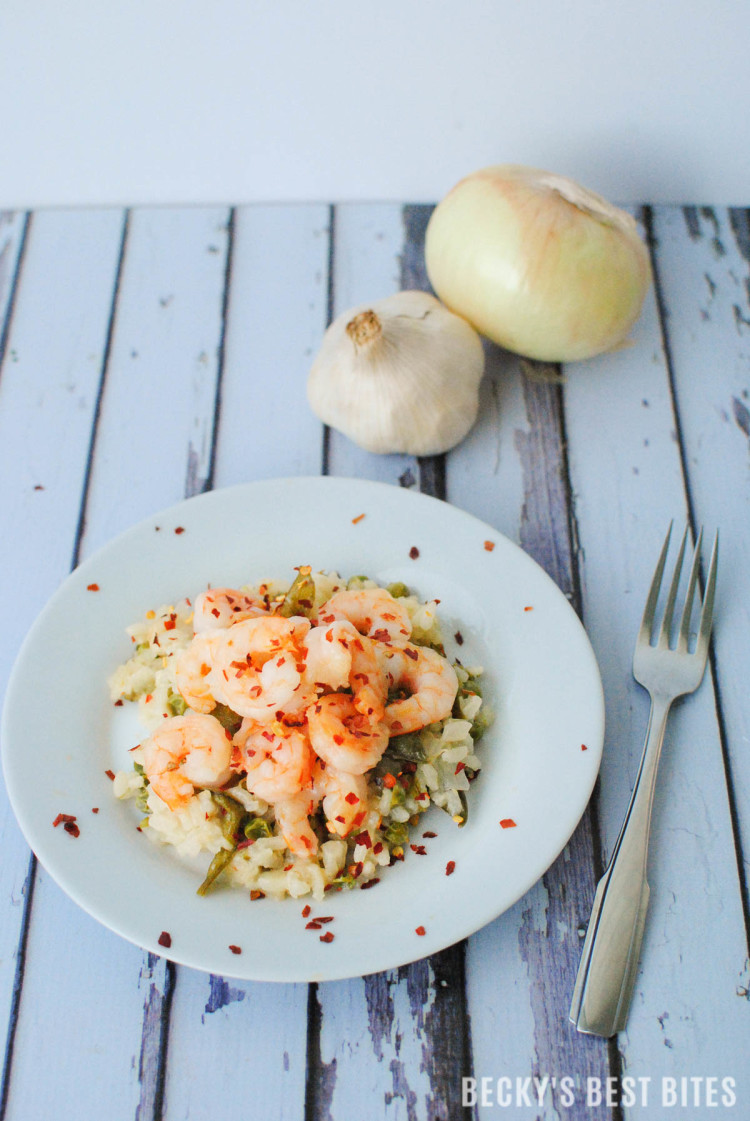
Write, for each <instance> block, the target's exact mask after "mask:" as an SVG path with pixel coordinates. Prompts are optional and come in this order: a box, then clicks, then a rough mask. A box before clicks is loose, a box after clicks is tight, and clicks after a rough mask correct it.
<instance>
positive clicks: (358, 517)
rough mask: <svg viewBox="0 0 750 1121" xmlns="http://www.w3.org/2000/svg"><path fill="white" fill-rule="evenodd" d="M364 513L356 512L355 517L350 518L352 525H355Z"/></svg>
mask: <svg viewBox="0 0 750 1121" xmlns="http://www.w3.org/2000/svg"><path fill="white" fill-rule="evenodd" d="M364 516H365V515H364V514H357V517H356V518H352V525H357V524H358V523H359V522H361V521H362V519H363V518H364Z"/></svg>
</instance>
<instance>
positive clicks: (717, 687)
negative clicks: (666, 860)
mask: <svg viewBox="0 0 750 1121" xmlns="http://www.w3.org/2000/svg"><path fill="white" fill-rule="evenodd" d="M704 209H705V212H706V213H707V214H709V213H711V211H710V208H704ZM694 210H695V208H694V207H685V208H683V213H684V215H685V222H686V224H687V227H688V230H689V231H691V230H692V229H694V227H695V223H696V218H695V217H694V215H693V214H691V211H694ZM741 213H744V214H745V216H746V223H747V215H748V214H749V213H750V212H748V211H743V212H741ZM643 225H644V229H645V230H646V237H647V241H648V247H649V253H650V255H651V269H652V272H653V278H654V293H655V296H656V308H657V314H658V316H659V329H660V332H661V339H662V347H663V349H664V361H665V364H666V369H667V378H668V381H669V391H670V394H671V397H672V413H673V416H674V421H675V432H676V436H677V447H678V449H679V455H680V470H681V472H682V479H683V487H684V490H685V501H686V503H687V509H688V519H689V521H690V530H691V532H692V535H693V540H695V539H696V518H695V508H694V498H693V494H692V490H691V486H690V473H689V468H688V462H687V452H686V449H685V439H684V433H683V429H682V424H681V418H680V406H679V398H678V394H677V388H676V379H675V374H674V363H673V357H672V351H671V346H670V340H669V332H668V330H667V314H666V307H665V302H664V291H663V286H662V283H661V278H660V275H659V257H658V252H657V249H658V240H657V238H656V236H655V234H654V223H653V209H652V207H650V206H645V207H644V208H643ZM732 229H733V230H734V231H735V235H736V236H737V237H738V245H739V246H740V250H741V252H742V253H743V255H747V254H748V253H750V240H749V239H748V236H747V230H748V225H747V224H746V225H745V226H744V235H745V236H744V240H742V237H741V233H740V234H738V230H739V225H735V223H734V222H733V223H732ZM748 259H749V260H750V257H748ZM701 581H702V586H703V587H705V586H706V583H705V566H704V565H703V563H702V562H701ZM708 660H709V666H710V670H711V675H712V677H713V685H714V697H715V701H716V709H715V711H716V722H717V726H718V731H719V742H720V745H721V754H722V759H723V762H724V777H725V781H726V785H727V801H728V804H729V820H730V823H731V827H732V838H733V840H734V852H735V859H736V862H737V876H738V879H739V884H740V903H741V907H742V916H743V921H744V924H745V937H746V939H747V952H748V957H750V884H748V877H747V873H746V871H745V854H744V851H743V846H742V833H741V830H740V822H739V813H738V810H737V795H736V790H735V782H734V774H733V771H732V760H731V756H730V753H729V746H728V742H727V731H726V721H725V718H724V709H723V704H722V691H721V676H720V672H719V667H718V665H717V662H716V653H715V649H714V644H713V642H711V645H710V647H709V652H708ZM748 859H750V854H748Z"/></svg>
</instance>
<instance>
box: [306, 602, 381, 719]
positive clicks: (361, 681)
mask: <svg viewBox="0 0 750 1121" xmlns="http://www.w3.org/2000/svg"><path fill="white" fill-rule="evenodd" d="M304 645H305V650H306V652H307V657H306V659H305V669H304V673H303V675H302V680H303V681H305V682H307V683H308V684H310V685H327V686H330V688H332V689H334V690H340V689H346V688H348V687H350V686H351V689H352V692H353V694H354V703H355V705H356V707H357V711H358V712H361V713H363V714H364V715H365V716H369V717H371V719H372V720H373V721H377V720H382V719H383V713H384V712H385V701H386V696H387V693H388V687H387V683H386V679H385V674H384V673H383V670H382V669H381V668H380V664H379V662H378V660H377V657H376V655H375V647H374V644H373V642H372V640H371V639H368V638H366V637H365V636H364V635H360V634H359V632H358V631H357V628H356V627H355V626H354V624H353V623H350V622H349V620H348V619H339V620H336V621H335V622H333V623H322V624H320V625H319V626H317V627H313V629H312V630H311V631H310V633H309V634H308V636H307V638H306V639H305V643H304Z"/></svg>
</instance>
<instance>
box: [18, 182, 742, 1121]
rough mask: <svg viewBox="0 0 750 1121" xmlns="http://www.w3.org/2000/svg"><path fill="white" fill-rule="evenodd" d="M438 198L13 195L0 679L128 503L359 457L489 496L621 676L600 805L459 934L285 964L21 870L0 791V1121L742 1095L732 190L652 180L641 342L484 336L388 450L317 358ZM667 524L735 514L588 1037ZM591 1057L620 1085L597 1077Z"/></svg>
mask: <svg viewBox="0 0 750 1121" xmlns="http://www.w3.org/2000/svg"><path fill="white" fill-rule="evenodd" d="M429 212H430V210H429V207H426V206H412V205H405V206H401V205H396V204H388V205H385V204H379V205H364V204H350V205H335V206H333V205H332V206H323V205H296V206H293V205H280V206H251V207H241V208H237V209H234V210H230V209H225V208H220V207H219V208H216V207H214V208H208V207H206V208H203V207H200V208H191V209H168V208H167V209H164V208H158V209H157V208H154V209H148V208H142V209H136V210H132V211H129V212H126V211H120V210H83V211H52V210H50V211H39V212H35V213H30V214H7V215H3V216H2V217H1V219H0V361H2V367H1V369H0V480H1V485H0V525H1V526H2V538H1V541H2V545H1V553H2V566H3V567H2V574H3V578H2V588H3V599H4V623H5V625H4V627H3V630H2V642H1V643H0V688H2V689H4V686H5V682H6V680H7V676H8V674H9V672H10V668H11V665H12V662H13V659H14V657H15V654H16V652H17V650H18V647H19V645H20V643H21V641H22V639H23V637H24V634H25V632H26V630H27V629H28V627H29V626H30V624H31V623H32V621H33V619H34V617H35V616H36V614H37V613H38V611H39V610H40V609H41V607H42V606H43V604H44V603H45V601H46V600H47V599H48V597H49V596H50V595H51V593H52V592H53V591H54V589H55V588H56V587H57V586H58V585H59V584H60V582H61V581H62V580H63V579H64V578H65V576H66V574H67V573H68V571H69V570H70V568H71V567H72V566H75V565H76V564H77V563H78V562H79V560H81V559H83V558H84V557H86V556H88V555H89V554H90V553H91V552H92V551H93V550H95V549H97V548H98V547H99V546H100V545H102V544H103V543H104V542H105V541H107V540H109V539H111V538H112V537H113V536H115V535H116V534H118V533H119V532H120V531H122V530H124V529H125V528H127V527H128V526H130V525H132V524H134V523H135V522H137V521H139V520H140V519H141V518H144V517H146V516H147V515H149V514H151V513H153V512H154V511H156V510H158V509H160V508H162V507H164V506H166V505H169V504H170V503H172V502H175V501H177V500H179V499H181V498H182V497H185V496H190V495H193V494H197V493H199V492H201V491H204V490H206V489H209V488H211V487H223V486H226V485H229V484H232V483H236V482H243V481H248V480H254V479H261V478H269V477H273V476H288V475H310V474H319V473H327V474H331V475H345V476H356V477H360V478H371V479H378V480H381V481H384V482H387V483H390V484H392V485H393V486H402V487H410V488H413V489H419V490H422V491H424V492H427V493H430V494H433V495H436V496H438V497H440V498H443V499H445V500H447V501H448V502H451V503H454V504H456V505H457V506H460V507H463V508H464V509H466V510H469V511H470V512H472V513H474V514H476V515H478V516H479V517H481V518H483V519H484V520H485V521H487V522H489V523H491V524H492V525H493V526H495V527H496V528H497V529H498V530H500V531H502V532H503V533H505V534H507V535H508V536H509V537H511V538H512V539H513V540H515V541H517V542H519V543H520V544H521V545H522V547H523V548H524V549H526V550H527V551H528V552H529V553H531V555H532V556H534V557H535V558H536V559H537V560H538V561H539V563H540V564H542V566H543V567H544V568H545V569H546V570H547V571H548V572H549V573H550V575H551V576H552V577H553V578H554V579H555V580H556V582H557V583H558V585H559V586H560V587H561V589H562V590H563V591H564V593H565V594H566V595H567V596H568V597H569V599H570V600H571V602H572V603H573V605H574V606H575V608H576V609H577V610H578V611H579V612H580V614H581V615H582V618H583V620H584V624H585V626H586V628H587V630H588V633H589V635H590V637H591V640H592V642H593V645H594V648H595V651H596V654H597V657H598V659H599V664H600V667H601V671H602V677H603V681H604V687H605V696H606V704H607V733H606V742H605V751H604V759H603V764H602V770H601V778H600V783H599V784H598V786H597V789H596V791H595V794H594V797H593V799H592V802H591V805H590V807H589V809H588V811H587V812H586V814H585V815H584V818H583V820H582V821H581V823H580V825H579V827H578V829H577V831H576V833H575V834H574V836H573V837H572V839H571V841H570V843H569V844H568V846H567V847H566V849H565V851H564V852H563V854H562V855H561V856H560V858H559V859H558V860H557V861H556V863H555V864H554V865H553V866H552V867H551V868H550V869H549V871H548V872H547V873H546V874H545V876H544V877H543V878H542V880H541V881H540V882H539V883H537V884H536V885H535V887H533V888H532V889H531V891H529V893H528V894H527V895H526V896H525V897H524V898H523V899H522V900H520V901H519V902H518V903H517V904H516V905H515V906H514V907H512V908H511V909H510V910H509V911H508V912H507V913H505V914H504V915H502V916H501V917H500V918H498V919H497V920H496V921H495V922H493V923H491V924H490V925H489V926H487V927H486V928H484V929H483V930H481V931H479V932H478V933H477V934H475V935H474V936H473V937H471V938H469V939H468V941H466V942H465V943H461V944H459V945H456V946H453V947H450V948H448V949H446V950H444V951H443V952H442V953H439V954H436V955H435V956H434V957H432V958H429V959H425V960H422V961H418V962H415V963H414V964H413V965H411V966H409V967H404V968H401V969H399V970H396V971H393V972H389V973H384V974H378V975H373V976H368V977H364V978H356V979H353V980H351V981H339V982H329V983H321V984H311V985H309V986H306V985H299V984H295V985H271V984H255V983H245V982H238V981H234V980H226V979H224V978H221V977H216V976H209V975H208V974H204V973H201V972H198V971H194V970H191V969H188V968H184V967H177V966H175V965H173V964H172V963H171V962H169V961H167V960H165V959H162V958H158V957H155V956H154V955H151V954H148V953H145V952H142V951H141V950H139V949H138V948H136V947H134V946H132V945H130V944H128V943H126V942H124V941H122V940H121V939H120V938H118V937H117V936H116V935H114V934H112V933H110V932H109V931H108V930H106V929H104V928H103V927H101V926H99V925H98V924H97V923H96V922H95V921H94V920H93V919H91V918H89V917H88V916H87V915H86V914H85V913H84V912H82V911H81V910H79V909H78V908H77V907H76V906H75V905H74V904H73V903H72V902H71V901H70V900H69V899H68V898H67V896H65V895H64V894H63V893H62V892H61V891H60V890H59V889H58V887H57V886H56V884H55V883H54V882H53V881H52V880H51V879H50V878H49V876H48V875H47V874H46V873H45V871H44V869H43V868H42V867H41V866H39V865H38V864H37V862H36V860H35V858H34V857H33V856H31V855H30V853H29V851H28V848H27V846H26V844H25V842H24V840H23V838H22V837H21V835H20V832H19V830H18V827H17V825H16V822H15V819H14V817H13V815H12V812H11V811H10V808H9V806H8V803H7V800H6V798H5V795H4V793H3V795H2V803H1V810H0V827H1V829H2V852H3V860H2V862H0V892H1V893H2V899H3V902H4V908H3V911H2V923H0V1022H1V1023H2V1024H3V1025H4V1028H5V1048H4V1055H5V1061H4V1067H3V1081H2V1091H1V1097H0V1121H5V1119H8V1121H11V1119H12V1121H37V1119H39V1118H48V1117H50V1118H51V1117H54V1118H56V1119H61V1121H93V1119H94V1118H97V1119H98V1118H99V1117H101V1116H103V1115H106V1116H107V1117H108V1118H109V1119H111V1121H121V1119H122V1121H124V1119H126V1118H127V1119H128V1121H133V1119H137V1121H157V1119H164V1121H178V1119H179V1121H183V1119H185V1121H186V1119H190V1121H204V1119H205V1121H214V1119H215V1118H218V1117H236V1118H247V1117H251V1116H253V1117H255V1116H259V1115H263V1116H268V1117H272V1118H274V1119H277V1118H278V1119H282V1121H300V1119H302V1118H304V1119H305V1121H348V1119H349V1118H353V1117H360V1116H361V1117H365V1118H367V1119H368V1121H369V1119H372V1121H381V1119H382V1121H423V1119H424V1121H456V1119H458V1118H478V1119H481V1121H485V1119H486V1118H495V1117H500V1116H503V1117H513V1118H516V1117H517V1118H526V1117H529V1118H542V1119H544V1121H552V1119H562V1121H568V1119H571V1121H572V1119H578V1118H586V1119H595V1121H599V1119H605V1118H606V1119H609V1121H625V1119H627V1121H630V1119H636V1118H638V1119H640V1118H661V1117H662V1116H663V1115H664V1113H663V1110H664V1109H665V1108H667V1107H671V1104H672V1103H671V1101H670V1100H669V1095H670V1092H671V1089H672V1087H673V1086H674V1092H675V1094H676V1095H677V1101H676V1105H675V1106H674V1108H670V1113H669V1115H670V1116H671V1115H675V1116H679V1117H680V1118H687V1117H691V1118H692V1117H695V1118H703V1117H704V1116H706V1115H708V1116H719V1115H723V1114H724V1113H731V1115H732V1116H733V1117H743V1118H746V1117H748V1116H750V1078H749V1077H748V1070H747V1068H748V1054H749V1053H750V1003H749V1002H748V989H749V988H750V971H749V969H748V943H747V935H748V931H747V927H748V915H749V913H750V898H749V897H748V865H747V861H748V854H750V751H749V750H748V746H749V741H750V728H749V726H748V724H749V720H750V706H748V703H747V686H746V672H747V666H748V645H749V643H750V638H749V636H750V626H748V623H749V620H748V614H749V612H750V598H749V597H748V594H747V572H748V559H747V558H748V548H749V547H750V519H749V518H748V513H750V510H749V500H750V472H749V471H748V454H749V448H748V444H749V441H750V223H749V222H748V214H747V213H746V212H744V211H722V210H710V209H706V208H700V207H694V208H686V209H680V208H677V207H655V208H653V207H648V206H644V207H643V208H642V209H640V210H639V211H638V215H637V216H638V218H639V220H640V221H641V223H642V228H643V233H644V236H645V237H646V238H647V239H648V243H649V246H650V248H651V253H652V259H653V266H654V276H655V285H654V287H653V288H652V290H651V292H650V294H649V296H648V298H647V302H646V306H645V309H644V312H643V315H642V317H641V319H640V321H639V323H638V324H637V327H636V329H635V331H634V336H633V343H632V346H630V347H629V348H626V349H623V350H620V351H618V352H616V353H614V354H611V355H607V356H605V357H602V358H599V359H596V360H593V361H591V362H588V363H580V364H574V365H571V366H568V367H566V368H565V369H564V370H563V371H562V380H560V381H558V382H554V381H539V380H537V379H535V378H532V377H529V376H528V374H527V373H526V372H525V371H524V368H523V367H522V364H521V363H520V362H519V360H518V359H517V358H515V357H514V356H512V355H509V354H506V353H503V352H501V351H499V350H498V349H496V348H494V347H492V346H488V348H487V373H486V377H485V379H484V382H483V386H482V409H481V415H480V419H479V421H478V423H477V425H476V427H475V428H474V429H473V430H472V432H471V434H470V435H469V437H468V438H467V439H466V440H465V441H464V442H463V443H462V444H461V445H460V446H459V447H458V448H456V449H455V450H454V451H452V452H451V453H449V454H448V455H447V456H444V457H436V458H432V459H420V460H415V459H412V458H410V457H408V456H384V457H377V456H373V455H369V454H367V453H365V452H363V451H361V450H360V449H359V448H357V447H355V446H354V445H352V444H351V443H350V442H349V441H348V440H346V439H345V438H344V437H342V436H340V435H339V434H338V433H337V432H334V431H324V430H323V428H322V426H321V425H320V424H319V423H318V421H317V420H316V418H315V417H314V416H313V415H312V413H311V412H310V411H309V409H308V407H307V404H306V401H305V396H304V384H305V378H306V374H307V370H308V368H309V366H310V362H311V359H312V356H313V354H314V353H315V351H316V349H317V347H318V345H319V342H320V339H321V336H322V333H323V331H324V329H325V326H326V323H327V322H328V321H330V319H331V317H332V316H333V315H335V314H337V313H339V312H341V311H343V310H345V309H346V308H347V307H349V306H350V305H352V304H354V303H357V302H359V301H366V300H370V299H376V298H379V297H381V296H384V295H387V294H389V293H390V292H392V291H396V290H397V289H399V288H401V287H426V286H427V280H426V276H425V273H424V267H423V256H422V240H423V236H424V228H425V224H426V220H427V218H428V216H429ZM670 518H674V519H676V520H677V521H678V522H680V521H682V520H684V519H685V518H687V519H688V520H689V521H690V523H691V525H692V526H693V527H696V526H697V525H699V524H705V525H706V527H707V530H708V531H709V532H710V533H713V531H714V529H715V528H716V527H717V526H720V527H721V529H722V534H723V536H722V558H721V566H720V588H719V599H718V611H717V621H716V629H715V642H714V647H713V653H712V660H711V665H710V671H709V674H708V675H707V679H706V681H705V683H704V685H703V687H702V688H701V689H700V691H699V692H698V693H697V694H696V695H694V696H693V697H691V698H689V699H687V700H685V701H684V702H682V703H681V704H680V705H678V706H677V707H676V709H675V712H674V716H673V719H672V722H671V724H670V726H669V729H668V733H667V743H666V750H665V753H664V758H663V763H662V770H661V773H660V777H659V785H658V791H657V800H656V807H655V820H654V832H653V848H652V860H651V868H650V883H651V892H652V893H651V904H650V911H649V921H648V926H647V932H646V938H645V942H644V947H643V954H642V962H641V965H640V968H639V975H638V982H637V987H636V993H635V999H634V1003H633V1009H632V1013H631V1016H630V1020H629V1023H628V1027H627V1030H626V1031H625V1032H623V1033H622V1034H621V1035H620V1036H619V1038H618V1039H616V1040H613V1041H610V1042H606V1041H603V1040H600V1039H596V1038H589V1037H583V1036H581V1035H578V1034H577V1033H576V1032H575V1030H574V1029H573V1028H572V1027H571V1025H570V1024H569V1023H568V1019H567V1013H568V1007H569V1003H570V997H571V991H572V987H573V981H574V977H575V972H576V968H577V963H578V959H579V956H580V948H581V940H582V937H583V934H584V933H585V926H586V922H587V920H588V916H589V911H590V906H591V901H592V897H593V890H594V886H595V883H596V880H597V878H598V877H599V875H600V874H601V872H602V869H603V867H604V865H605V864H606V861H607V858H608V854H609V853H610V851H611V849H612V846H613V843H614V840H615V838H616V836H617V832H618V829H619V825H620V822H621V819H622V816H623V813H624V810H625V807H626V804H627V799H628V796H629V792H630V789H631V786H632V782H633V779H634V776H635V771H636V767H637V762H638V758H639V755H640V749H641V745H642V738H643V734H644V730H645V723H646V715H647V700H646V697H645V694H644V693H643V692H642V691H641V690H639V688H638V687H637V686H636V685H635V683H634V682H633V680H632V678H631V675H630V664H631V657H632V647H633V641H634V636H635V633H636V630H637V624H638V620H639V617H640V612H641V609H642V604H643V600H644V596H645V591H646V588H647V586H648V582H649V579H650V574H651V571H652V569H653V565H654V563H655V558H656V556H657V554H658V549H659V545H660V542H661V539H662V537H663V535H664V532H665V527H666V525H667V523H668V522H669V520H670ZM30 718H31V719H33V714H30ZM534 1078H536V1079H538V1080H541V1081H539V1082H537V1083H536V1084H535V1083H534V1082H533V1079H534ZM466 1079H475V1080H476V1093H475V1094H473V1093H472V1092H471V1088H472V1086H473V1085H474V1083H471V1082H467V1081H465V1080H466ZM545 1079H547V1080H548V1081H547V1082H545V1081H544V1080H545ZM607 1079H614V1083H613V1085H614V1086H615V1087H616V1088H617V1089H618V1090H619V1091H621V1093H619V1094H615V1095H614V1097H615V1099H616V1100H612V1101H609V1102H608V1101H607V1096H606V1093H604V1092H603V1093H602V1094H601V1099H600V1100H597V1094H596V1087H597V1086H602V1087H605V1086H606V1080H607ZM625 1079H631V1080H632V1081H631V1082H630V1083H628V1082H627V1081H624V1080H625ZM690 1079H692V1080H693V1081H689V1080H690ZM701 1079H702V1080H703V1081H700V1080H701ZM706 1079H717V1080H718V1082H717V1083H707V1082H706ZM722 1079H731V1080H733V1083H732V1086H733V1094H734V1097H735V1099H736V1104H735V1105H733V1106H732V1105H731V1104H729V1098H728V1097H727V1093H728V1091H727V1087H726V1086H725V1087H722V1083H721V1080H722ZM498 1080H501V1081H498ZM503 1080H504V1081H503ZM670 1080H676V1081H674V1082H670ZM684 1080H688V1081H684ZM727 1085H729V1084H727ZM730 1089H731V1086H730ZM587 1092H588V1100H587ZM664 1094H665V1095H666V1099H663V1097H662V1095H664ZM712 1094H715V1095H716V1103H715V1104H714V1101H713V1100H712V1097H711V1095H712ZM729 1097H731V1094H730V1095H729ZM706 1110H709V1113H708V1114H707V1113H706Z"/></svg>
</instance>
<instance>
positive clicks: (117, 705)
mask: <svg viewBox="0 0 750 1121" xmlns="http://www.w3.org/2000/svg"><path fill="white" fill-rule="evenodd" d="M115 707H116V708H122V698H120V700H119V701H115Z"/></svg>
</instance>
